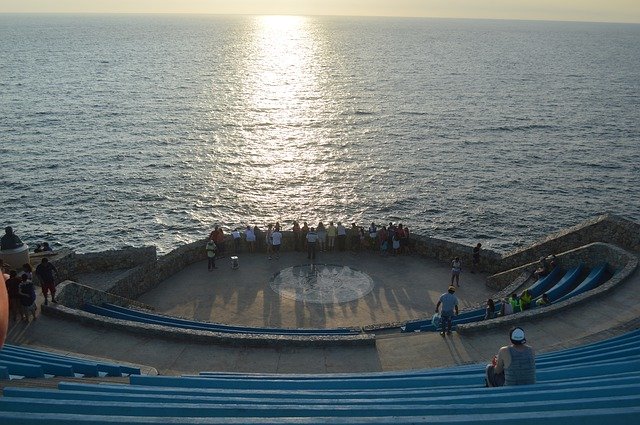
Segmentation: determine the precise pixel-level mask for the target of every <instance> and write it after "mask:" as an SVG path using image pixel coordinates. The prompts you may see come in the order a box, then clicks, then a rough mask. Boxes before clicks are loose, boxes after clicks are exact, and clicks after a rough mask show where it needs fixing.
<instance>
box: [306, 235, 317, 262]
mask: <svg viewBox="0 0 640 425" xmlns="http://www.w3.org/2000/svg"><path fill="white" fill-rule="evenodd" d="M317 242H318V234H317V233H316V230H315V229H314V228H313V227H312V228H311V229H309V232H307V259H309V260H315V259H316V243H317Z"/></svg>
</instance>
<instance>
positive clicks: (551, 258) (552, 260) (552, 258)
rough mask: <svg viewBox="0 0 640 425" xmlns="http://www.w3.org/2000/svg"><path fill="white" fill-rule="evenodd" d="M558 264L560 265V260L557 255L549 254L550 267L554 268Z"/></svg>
mask: <svg viewBox="0 0 640 425" xmlns="http://www.w3.org/2000/svg"><path fill="white" fill-rule="evenodd" d="M557 265H558V260H557V258H556V256H555V255H553V254H552V255H551V256H549V269H550V270H553V269H555V268H556V266H557Z"/></svg>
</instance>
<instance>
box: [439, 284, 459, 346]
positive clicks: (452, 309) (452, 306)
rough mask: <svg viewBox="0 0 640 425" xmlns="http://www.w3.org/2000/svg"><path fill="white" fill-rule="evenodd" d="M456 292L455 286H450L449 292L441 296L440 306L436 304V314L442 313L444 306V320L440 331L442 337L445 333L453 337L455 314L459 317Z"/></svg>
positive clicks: (442, 315) (442, 316)
mask: <svg viewBox="0 0 640 425" xmlns="http://www.w3.org/2000/svg"><path fill="white" fill-rule="evenodd" d="M455 292H456V288H455V286H449V290H448V291H447V292H445V293H444V294H442V295H440V299H439V300H438V304H436V313H438V311H440V306H442V313H441V314H440V317H441V318H442V320H441V323H442V329H441V331H440V335H442V336H444V335H445V331H446V333H447V335H451V325H452V323H451V322H452V320H453V316H454V314H455V315H456V316H457V315H458V298H457V297H456V296H455V295H454V294H455Z"/></svg>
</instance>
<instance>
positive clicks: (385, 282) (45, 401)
mask: <svg viewBox="0 0 640 425" xmlns="http://www.w3.org/2000/svg"><path fill="white" fill-rule="evenodd" d="M227 245H230V244H227ZM412 246H413V253H412V254H411V255H400V256H385V257H382V256H380V255H379V254H378V253H377V252H352V251H349V250H347V251H345V252H330V253H319V255H318V258H317V259H316V261H315V262H309V260H307V256H306V253H303V252H296V251H295V250H293V249H291V248H292V235H291V234H285V239H284V241H283V252H282V254H281V256H280V259H279V260H275V259H273V260H269V259H267V256H266V254H264V253H263V252H260V253H253V254H249V253H246V252H245V251H246V247H244V246H242V247H241V250H240V252H239V253H238V254H237V256H238V264H239V267H237V268H234V267H231V266H232V262H231V260H230V255H232V254H229V255H228V256H226V257H225V258H221V259H219V260H218V261H217V265H218V269H217V270H214V271H212V272H209V271H207V265H206V258H205V257H206V253H205V250H204V241H196V242H194V243H192V244H188V245H185V246H182V247H180V248H178V249H176V250H174V251H172V252H170V253H168V254H165V255H162V256H158V255H157V252H156V249H155V247H143V248H123V249H121V250H117V251H107V252H100V253H87V254H77V253H75V252H72V251H67V250H63V251H59V252H57V253H56V254H55V255H54V256H52V257H50V260H51V261H52V262H53V263H54V264H55V265H56V267H57V268H58V270H59V271H60V274H61V276H62V277H63V279H64V281H63V282H61V283H60V284H59V285H58V301H59V303H58V304H50V305H47V306H44V305H43V306H42V307H41V315H40V316H39V317H38V319H36V320H35V321H31V322H29V323H22V322H21V323H15V324H12V325H11V327H10V329H9V334H8V339H7V346H6V347H5V348H4V349H3V350H2V351H0V369H2V371H3V372H4V380H2V387H3V396H2V397H1V398H0V418H1V419H2V423H3V424H5V423H6V424H13V423H15V424H27V423H37V422H38V423H40V422H41V421H43V420H44V421H46V423H60V424H62V423H98V424H100V423H114V422H118V423H256V424H257V423H269V424H272V423H305V424H310V423H318V424H320V423H323V424H324V423H376V424H379V423H394V424H397V423H430V422H433V423H492V424H495V423H510V422H512V421H514V420H520V421H524V422H525V423H535V422H539V421H543V422H545V423H563V424H567V423H602V422H603V421H605V420H615V421H616V422H617V423H637V421H636V418H637V415H638V413H640V331H639V330H638V327H639V326H638V324H639V323H640V321H639V313H640V309H638V305H639V302H640V295H638V293H639V291H638V290H637V288H638V286H639V285H640V272H638V270H637V265H638V254H639V253H640V225H639V224H638V223H635V222H633V221H630V220H628V219H625V218H622V217H619V216H615V215H610V214H607V215H603V216H599V217H596V218H594V219H592V220H589V221H586V222H584V223H581V224H578V225H576V226H574V227H572V228H569V229H564V230H561V231H559V232H557V233H555V234H552V235H549V236H548V237H546V238H544V239H543V240H540V241H536V242H533V243H532V244H531V245H529V246H527V247H524V248H522V249H519V250H517V251H515V252H511V253H506V254H503V253H497V252H492V251H490V250H483V251H482V257H481V264H480V266H481V267H480V268H481V272H479V273H470V272H469V271H468V270H467V269H468V267H465V269H463V274H462V277H461V280H460V283H461V286H460V288H458V290H457V292H456V295H457V296H458V298H459V301H460V308H461V314H460V317H463V316H464V314H465V312H466V313H470V312H474V311H479V310H481V309H482V306H483V305H484V303H485V301H486V299H487V298H493V299H501V298H503V297H504V296H506V295H508V294H510V293H512V292H514V291H521V290H522V289H524V288H527V287H530V286H531V285H532V284H533V283H534V279H533V278H532V277H531V271H532V270H533V269H534V268H535V263H536V261H537V259H538V258H539V257H540V256H547V255H550V254H554V255H556V256H557V258H558V263H559V265H560V268H561V269H562V270H563V272H564V271H567V270H576V275H577V274H580V275H581V279H584V278H585V276H586V275H587V274H588V273H589V271H592V272H593V271H595V270H596V269H597V268H598V267H599V266H600V265H603V264H606V267H604V269H606V279H603V280H604V282H603V283H601V284H599V285H597V286H596V287H594V288H593V289H589V290H585V291H584V292H581V293H577V294H576V295H575V296H570V297H564V298H562V297H561V298H559V300H558V301H557V302H553V303H552V304H551V305H550V306H546V307H542V308H538V309H532V310H528V311H525V312H522V313H517V314H513V315H509V316H505V317H499V318H495V319H491V320H476V319H472V320H460V321H459V322H458V323H457V325H456V330H455V332H454V333H453V335H451V336H446V337H442V336H440V335H439V334H438V333H437V332H434V331H433V329H432V328H431V324H430V321H431V316H432V315H433V312H434V310H435V304H436V302H437V300H438V298H439V296H440V294H442V293H443V292H445V291H446V289H447V287H448V284H449V281H450V268H449V264H450V261H451V259H452V258H453V257H455V256H459V257H461V259H462V261H463V264H465V265H469V264H471V254H472V249H471V247H468V246H464V245H460V244H457V243H454V242H450V241H443V240H439V239H435V238H429V237H421V236H414V237H413V238H412ZM32 261H35V262H37V261H38V258H37V257H34V258H32ZM576 266H579V268H576ZM601 268H602V267H601ZM567 275H568V273H567ZM565 278H566V275H565ZM565 278H563V279H565ZM576 286H578V282H576V283H575V284H573V286H572V287H567V288H568V291H569V292H572V291H575V289H573V288H575V287H576ZM467 316H469V317H471V316H472V314H467ZM514 325H518V326H521V327H523V328H524V329H525V330H526V333H527V340H528V343H529V344H530V345H532V346H533V347H534V348H535V349H536V351H537V353H538V360H537V369H538V372H537V380H538V383H536V384H535V385H530V386H521V387H511V388H507V387H503V388H484V380H483V369H484V364H486V363H487V362H488V361H489V360H490V359H491V357H492V356H493V355H494V354H495V353H496V352H497V350H498V348H499V347H501V346H503V345H506V344H507V343H508V338H507V334H508V330H509V328H510V327H512V326H514ZM20 356H23V359H24V360H23V361H19V359H18V357H20ZM26 359H31V360H32V361H33V362H34V363H36V364H30V363H32V361H31V360H30V361H27V360H26ZM38 359H40V361H41V363H42V364H37V360H38ZM65 361H67V362H68V363H69V364H70V366H68V365H66V364H65V365H63V363H65ZM27 363H29V364H27ZM7 365H8V366H7ZM74 367H75V368H76V369H75V370H74V369H73V368H74ZM3 368H4V369H3ZM12 368H13V369H12ZM82 368H85V369H86V370H88V372H82V371H81V369H82ZM91 368H93V369H91ZM92 370H93V372H91V371H92ZM21 371H22V373H21ZM20 375H21V376H20Z"/></svg>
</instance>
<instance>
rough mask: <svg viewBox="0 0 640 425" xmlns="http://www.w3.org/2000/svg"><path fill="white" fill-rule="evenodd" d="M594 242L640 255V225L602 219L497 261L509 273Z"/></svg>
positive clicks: (590, 221)
mask: <svg viewBox="0 0 640 425" xmlns="http://www.w3.org/2000/svg"><path fill="white" fill-rule="evenodd" d="M593 242H605V243H609V244H612V245H616V246H619V247H621V248H623V249H625V250H627V251H629V252H636V253H637V252H640V225H639V224H638V223H635V222H633V221H630V220H627V219H625V218H622V217H619V216H616V215H612V214H605V215H601V216H599V217H596V218H594V219H592V220H587V221H585V222H584V223H581V224H579V225H577V226H573V227H570V228H568V229H565V230H561V231H560V232H557V233H554V234H551V235H549V236H547V237H546V238H544V239H542V240H541V241H538V242H535V243H534V244H532V245H530V246H529V247H527V248H523V249H520V250H517V251H515V252H511V253H508V254H506V255H504V256H503V257H502V258H501V259H500V261H499V269H500V271H502V270H509V269H512V268H515V267H518V266H521V265H523V264H528V263H533V262H536V261H538V259H539V258H540V257H542V256H545V257H546V256H548V255H551V254H556V255H557V254H558V253H559V252H566V251H569V250H572V249H574V248H579V247H581V246H585V245H588V244H590V243H593Z"/></svg>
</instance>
